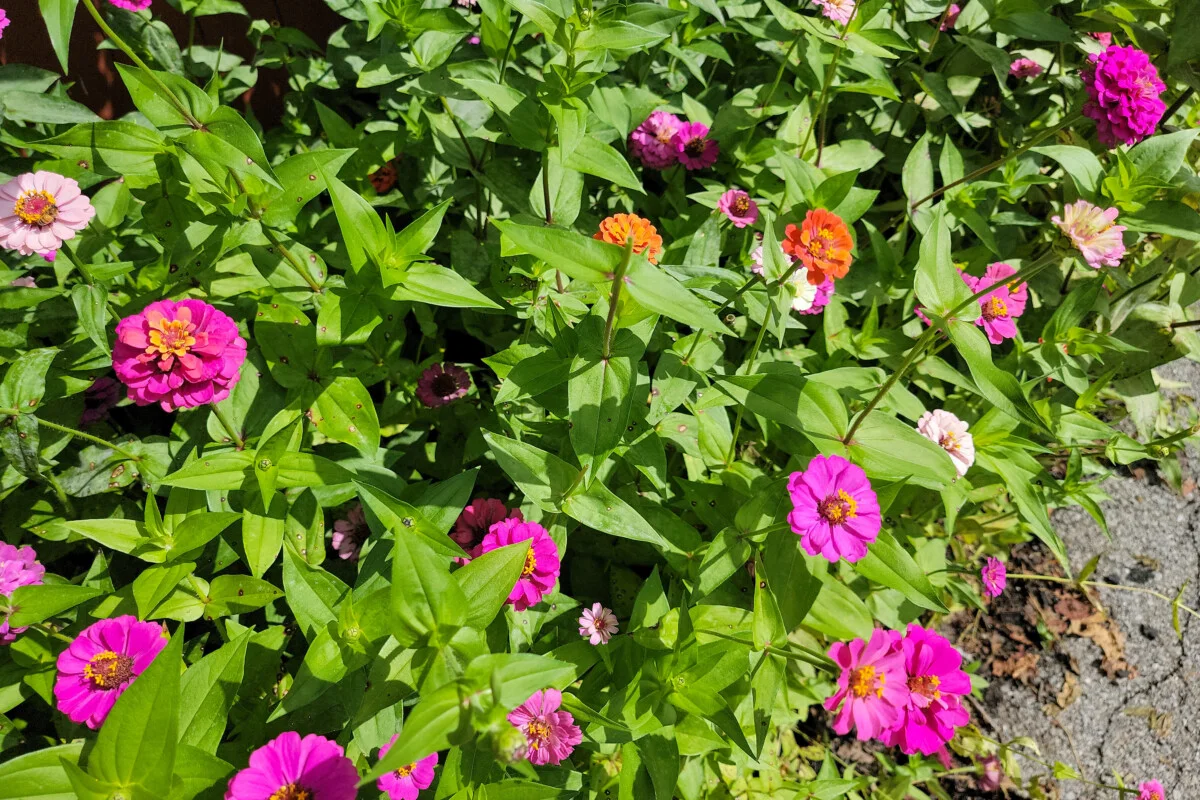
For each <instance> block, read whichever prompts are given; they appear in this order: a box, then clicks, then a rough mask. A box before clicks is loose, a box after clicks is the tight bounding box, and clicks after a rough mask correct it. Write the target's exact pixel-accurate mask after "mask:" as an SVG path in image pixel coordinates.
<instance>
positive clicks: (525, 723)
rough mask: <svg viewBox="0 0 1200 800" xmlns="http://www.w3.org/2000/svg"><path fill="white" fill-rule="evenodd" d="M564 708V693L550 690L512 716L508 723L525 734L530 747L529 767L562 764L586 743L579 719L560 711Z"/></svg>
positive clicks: (520, 706) (532, 698) (540, 693)
mask: <svg viewBox="0 0 1200 800" xmlns="http://www.w3.org/2000/svg"><path fill="white" fill-rule="evenodd" d="M561 705H562V692H560V691H558V690H557V689H546V690H545V691H541V692H534V693H533V696H532V697H530V698H529V699H528V700H526V701H525V702H524V703H522V704H521V705H519V706H518V707H517V708H515V709H513V711H512V713H510V714H509V715H508V721H509V722H511V723H512V724H513V726H514V727H515V728H517V730H519V731H521V733H523V734H525V741H527V742H528V743H529V755H528V758H529V763H531V764H537V765H539V766H540V765H542V764H551V765H557V764H560V763H562V761H563V759H565V758H567V757H568V756H570V755H571V753H572V752H573V751H574V750H575V745H577V744H579V743H580V742H582V741H583V732H582V731H580V730H579V726H578V725H576V724H575V718H574V717H573V716H571V713H570V712H569V711H559V710H558V707H559V706H561Z"/></svg>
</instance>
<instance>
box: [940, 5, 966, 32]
mask: <svg viewBox="0 0 1200 800" xmlns="http://www.w3.org/2000/svg"><path fill="white" fill-rule="evenodd" d="M961 13H962V8H961V7H959V5H958V3H951V4H950V8H949V10H947V11H946V16H945V18H944V19H943V20H942V24H941V26H940V27H939V28H938V30H941V31H948V30H951V29H953V28H954V26H955V25H957V24H958V15H959V14H961Z"/></svg>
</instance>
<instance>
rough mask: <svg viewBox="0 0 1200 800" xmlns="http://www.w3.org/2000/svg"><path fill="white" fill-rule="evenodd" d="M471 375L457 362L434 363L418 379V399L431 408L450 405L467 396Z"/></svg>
mask: <svg viewBox="0 0 1200 800" xmlns="http://www.w3.org/2000/svg"><path fill="white" fill-rule="evenodd" d="M470 388H471V376H470V375H468V374H467V371H466V370H465V369H463V368H462V367H460V366H458V365H457V364H449V363H446V364H434V365H433V366H432V367H429V368H428V369H426V370H425V371H424V372H422V373H421V377H420V378H418V379H417V399H418V400H420V401H421V404H422V405H424V406H427V407H429V408H439V407H441V406H444V405H449V404H450V403H453V402H454V401H455V400H458V399H460V398H463V397H466V396H467V391H468V390H470Z"/></svg>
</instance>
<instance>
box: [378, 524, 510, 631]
mask: <svg viewBox="0 0 1200 800" xmlns="http://www.w3.org/2000/svg"><path fill="white" fill-rule="evenodd" d="M393 538H394V539H395V544H394V547H393V549H392V612H393V617H392V620H391V622H392V635H393V636H395V637H396V641H398V642H399V643H400V644H401V645H403V646H405V647H409V646H411V645H413V644H415V643H416V642H419V641H421V640H423V639H424V638H425V637H427V636H430V635H436V636H439V637H440V635H441V634H439V633H438V631H439V629H441V630H444V631H445V633H446V635H445V637H444V638H445V639H447V640H448V639H449V638H450V636H451V635H453V630H454V629H457V628H458V627H461V626H462V625H463V624H465V623H466V620H467V598H466V596H465V595H464V593H463V590H462V589H461V588H459V584H458V581H456V580H455V579H454V578H453V577H452V576H451V575H450V560H449V559H448V558H446V557H445V556H441V555H438V554H437V553H435V552H434V551H433V548H431V547H430V546H429V545H427V544H425V540H424V538H422V537H420V536H416V535H414V534H412V533H410V532H407V531H398V532H397V533H396V535H395V536H394V537H393ZM522 564H524V561H522Z"/></svg>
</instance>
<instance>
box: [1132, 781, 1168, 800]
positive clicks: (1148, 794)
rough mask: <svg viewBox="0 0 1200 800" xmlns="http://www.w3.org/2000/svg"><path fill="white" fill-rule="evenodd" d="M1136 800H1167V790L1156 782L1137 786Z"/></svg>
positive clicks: (1146, 782)
mask: <svg viewBox="0 0 1200 800" xmlns="http://www.w3.org/2000/svg"><path fill="white" fill-rule="evenodd" d="M1138 800H1167V790H1166V789H1164V788H1163V785H1162V784H1161V783H1159V782H1158V781H1144V782H1142V783H1139V784H1138Z"/></svg>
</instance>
